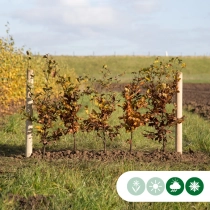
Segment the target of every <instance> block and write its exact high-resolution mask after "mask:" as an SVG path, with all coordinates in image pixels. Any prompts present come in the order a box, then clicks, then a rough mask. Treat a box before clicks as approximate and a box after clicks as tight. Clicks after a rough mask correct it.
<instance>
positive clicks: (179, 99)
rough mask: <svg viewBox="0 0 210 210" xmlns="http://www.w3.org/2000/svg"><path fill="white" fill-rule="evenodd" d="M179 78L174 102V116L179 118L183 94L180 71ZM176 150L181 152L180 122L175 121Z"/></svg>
mask: <svg viewBox="0 0 210 210" xmlns="http://www.w3.org/2000/svg"><path fill="white" fill-rule="evenodd" d="M178 76H179V78H180V80H179V81H178V84H177V86H178V90H179V93H177V95H176V104H177V112H176V117H177V118H181V117H182V95H183V75H182V72H181V73H180V74H179V75H178ZM175 135H176V143H175V144H176V145H175V148H176V152H179V153H181V154H182V123H177V125H176V134H175Z"/></svg>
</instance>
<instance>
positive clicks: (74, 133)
mask: <svg viewBox="0 0 210 210" xmlns="http://www.w3.org/2000/svg"><path fill="white" fill-rule="evenodd" d="M73 138H74V152H76V149H77V148H76V137H75V133H73Z"/></svg>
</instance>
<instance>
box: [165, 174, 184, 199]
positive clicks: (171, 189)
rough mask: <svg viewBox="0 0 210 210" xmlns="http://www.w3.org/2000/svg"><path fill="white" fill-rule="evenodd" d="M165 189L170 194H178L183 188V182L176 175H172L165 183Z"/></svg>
mask: <svg viewBox="0 0 210 210" xmlns="http://www.w3.org/2000/svg"><path fill="white" fill-rule="evenodd" d="M166 190H167V191H168V193H169V194H171V195H175V196H176V195H179V194H181V193H182V192H183V190H184V182H183V181H182V180H181V179H180V178H178V177H172V178H170V179H169V180H168V181H167V183H166Z"/></svg>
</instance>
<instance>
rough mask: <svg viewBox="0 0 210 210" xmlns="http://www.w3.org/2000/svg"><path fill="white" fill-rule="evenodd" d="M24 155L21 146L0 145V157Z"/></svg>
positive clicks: (23, 149) (22, 146) (23, 147)
mask: <svg viewBox="0 0 210 210" xmlns="http://www.w3.org/2000/svg"><path fill="white" fill-rule="evenodd" d="M24 153H25V146H24V145H21V146H18V145H7V144H1V143H0V157H11V156H14V155H23V154H24Z"/></svg>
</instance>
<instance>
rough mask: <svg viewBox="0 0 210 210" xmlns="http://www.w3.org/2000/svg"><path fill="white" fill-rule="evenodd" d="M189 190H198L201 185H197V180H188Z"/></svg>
mask: <svg viewBox="0 0 210 210" xmlns="http://www.w3.org/2000/svg"><path fill="white" fill-rule="evenodd" d="M189 187H190V190H192V191H194V192H195V191H199V187H201V186H199V182H196V181H194V182H190V186H189Z"/></svg>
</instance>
